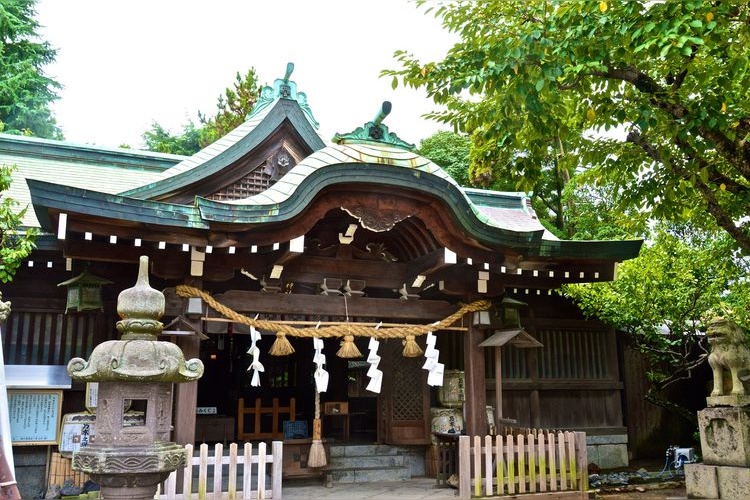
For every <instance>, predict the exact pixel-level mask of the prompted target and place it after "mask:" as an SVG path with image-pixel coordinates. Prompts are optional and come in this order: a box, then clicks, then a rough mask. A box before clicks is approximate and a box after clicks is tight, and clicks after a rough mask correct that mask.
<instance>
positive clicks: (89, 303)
mask: <svg viewBox="0 0 750 500" xmlns="http://www.w3.org/2000/svg"><path fill="white" fill-rule="evenodd" d="M110 284H112V282H111V281H109V280H108V279H104V278H100V277H99V276H94V275H93V274H89V271H88V269H86V270H85V271H83V272H82V273H81V274H79V275H78V276H76V277H74V278H70V279H69V280H66V281H63V282H62V283H58V284H57V286H66V287H68V299H67V302H66V304H65V314H68V311H72V312H81V311H103V310H104V300H103V299H102V287H103V286H104V285H110Z"/></svg>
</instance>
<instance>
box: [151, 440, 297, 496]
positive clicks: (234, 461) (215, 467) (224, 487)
mask: <svg viewBox="0 0 750 500" xmlns="http://www.w3.org/2000/svg"><path fill="white" fill-rule="evenodd" d="M266 448H267V446H266V443H259V444H258V445H257V453H256V454H253V445H252V444H251V443H245V446H244V449H243V453H242V454H241V455H240V454H238V453H237V451H238V447H237V443H231V444H230V445H229V454H228V455H224V446H223V445H222V444H221V443H219V444H216V445H215V446H214V453H213V455H212V456H211V455H209V454H208V445H207V444H202V445H201V446H200V453H199V455H198V456H197V457H196V456H193V445H190V444H189V445H186V446H185V449H186V450H187V455H188V457H192V460H190V461H189V462H188V464H187V465H186V466H185V468H184V469H183V480H182V485H183V489H182V491H183V492H182V493H180V494H178V493H176V491H177V471H174V472H172V474H170V475H169V478H167V480H166V481H165V482H164V484H163V488H162V487H160V488H159V490H158V491H157V493H156V496H155V497H154V498H156V499H170V500H171V499H175V500H204V499H229V500H235V499H237V500H239V499H274V500H280V499H281V472H282V462H283V443H282V442H281V441H273V443H272V444H271V454H270V455H268V454H266ZM196 465H197V466H198V488H197V491H194V484H193V483H194V481H193V466H196ZM225 465H227V466H228V468H227V473H226V475H225V474H224V469H225V468H224V466H225ZM240 466H242V472H241V473H239V468H240ZM209 467H211V469H212V474H211V476H212V477H211V479H212V481H209ZM269 467H270V472H271V481H270V482H271V484H270V485H268V484H266V475H267V473H268V468H269ZM238 477H242V489H241V490H239V489H238V485H237V478H238ZM253 482H254V483H255V484H253ZM209 483H213V487H212V488H211V491H208V485H209ZM269 488H270V489H269Z"/></svg>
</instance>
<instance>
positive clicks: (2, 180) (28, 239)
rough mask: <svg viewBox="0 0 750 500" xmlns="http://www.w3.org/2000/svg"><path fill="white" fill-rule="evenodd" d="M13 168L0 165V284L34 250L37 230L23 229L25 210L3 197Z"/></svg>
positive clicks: (9, 279) (12, 274) (8, 277)
mask: <svg viewBox="0 0 750 500" xmlns="http://www.w3.org/2000/svg"><path fill="white" fill-rule="evenodd" d="M13 170H14V167H11V166H7V165H0V258H1V259H2V260H1V261H0V282H2V283H7V282H9V281H11V280H13V277H14V276H15V274H16V271H17V270H18V267H19V266H20V265H21V262H23V260H24V259H25V258H26V257H28V256H29V254H31V251H32V250H33V249H34V248H35V246H34V239H35V237H36V235H37V232H38V231H37V230H36V229H34V228H28V229H23V227H22V222H23V217H24V215H25V214H26V210H27V208H23V209H21V210H19V209H18V202H17V201H16V200H14V199H13V198H10V197H8V196H5V195H4V193H5V191H7V190H8V188H9V187H10V183H11V180H12V173H13Z"/></svg>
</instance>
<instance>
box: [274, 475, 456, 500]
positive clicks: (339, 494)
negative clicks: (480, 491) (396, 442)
mask: <svg viewBox="0 0 750 500" xmlns="http://www.w3.org/2000/svg"><path fill="white" fill-rule="evenodd" d="M283 497H284V500H308V499H327V500H368V499H374V498H378V499H398V500H402V499H403V500H422V499H429V500H456V499H457V498H458V490H455V489H453V488H436V487H435V479H434V478H412V479H411V480H410V481H403V482H394V483H344V484H340V483H339V484H335V485H334V486H333V487H331V488H326V487H325V486H323V484H322V483H321V482H320V481H309V480H305V481H303V480H299V479H297V480H288V481H285V482H284V492H283Z"/></svg>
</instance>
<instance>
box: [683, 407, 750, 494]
mask: <svg viewBox="0 0 750 500" xmlns="http://www.w3.org/2000/svg"><path fill="white" fill-rule="evenodd" d="M722 397H729V396H722ZM710 399H715V398H709V400H710ZM709 404H710V401H709ZM698 429H699V431H700V435H701V450H702V452H703V462H704V463H702V464H685V487H686V490H687V496H688V498H716V499H723V500H747V499H750V408H748V407H731V406H729V407H722V406H716V407H712V408H706V409H705V410H701V411H699V412H698Z"/></svg>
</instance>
